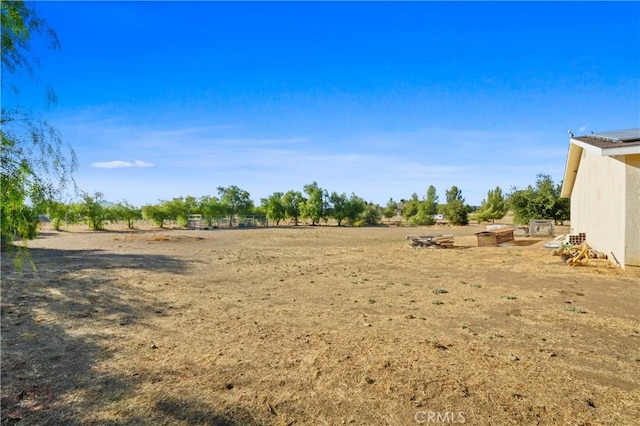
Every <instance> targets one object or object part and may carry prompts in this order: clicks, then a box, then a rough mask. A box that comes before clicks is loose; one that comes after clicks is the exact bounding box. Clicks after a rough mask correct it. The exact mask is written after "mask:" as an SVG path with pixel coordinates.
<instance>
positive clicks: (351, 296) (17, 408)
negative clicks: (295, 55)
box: [2, 226, 640, 425]
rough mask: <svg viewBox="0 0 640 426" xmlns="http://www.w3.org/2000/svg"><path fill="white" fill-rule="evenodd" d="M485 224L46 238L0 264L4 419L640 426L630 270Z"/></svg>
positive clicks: (639, 287) (638, 328) (638, 296)
mask: <svg viewBox="0 0 640 426" xmlns="http://www.w3.org/2000/svg"><path fill="white" fill-rule="evenodd" d="M482 229H484V227H479V226H469V227H462V228H446V229H440V228H439V229H436V228H400V227H390V228H387V227H379V228H346V227H340V228H338V227H333V226H332V227H329V226H321V227H310V226H301V227H280V228H266V229H237V230H213V231H192V230H140V231H107V232H53V231H52V232H47V233H45V234H43V235H42V237H40V238H38V239H37V240H35V241H33V242H32V243H31V244H30V246H31V248H32V249H31V256H32V258H33V261H34V263H35V265H36V266H37V271H33V270H31V269H29V268H28V267H27V268H25V270H24V272H23V273H22V274H20V273H17V272H16V271H14V268H13V265H12V261H11V259H10V258H9V257H8V256H6V255H4V254H3V259H2V424H19V425H44V424H52V425H53V424H55V425H61V424H65V425H129V424H131V425H133V424H149V425H151V424H153V425H161V424H166V425H200V424H202V425H205V424H206V425H261V424H265V425H271V424H274V425H340V424H350V425H351V424H352V425H412V424H429V423H438V422H439V423H447V422H448V423H466V424H473V425H489V424H491V425H507V424H513V425H536V424H540V425H558V424H568V425H600V424H616V425H632V424H638V423H637V422H638V421H639V419H640V271H638V270H635V269H634V270H627V271H624V270H621V269H618V268H616V267H613V266H611V265H610V264H609V263H608V262H607V261H598V260H596V261H591V262H590V263H589V265H588V266H585V267H569V266H566V265H565V264H564V263H562V261H561V260H560V258H559V257H556V256H551V255H550V250H549V249H546V248H544V247H543V243H544V242H546V241H548V240H543V239H533V238H519V239H517V241H516V243H517V244H516V245H514V246H510V247H477V242H476V237H475V236H474V233H475V232H478V231H479V230H482ZM442 232H445V233H451V234H454V235H455V247H454V248H451V249H416V248H412V247H410V246H409V243H408V240H406V239H405V236H406V235H408V234H413V235H416V234H433V233H442Z"/></svg>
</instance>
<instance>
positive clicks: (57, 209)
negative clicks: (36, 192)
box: [47, 201, 70, 231]
mask: <svg viewBox="0 0 640 426" xmlns="http://www.w3.org/2000/svg"><path fill="white" fill-rule="evenodd" d="M69 212H70V207H69V205H67V204H65V203H63V202H61V201H50V202H49V203H48V205H47V216H49V219H50V220H51V227H52V228H53V229H55V230H56V231H59V230H60V228H61V227H62V225H63V224H64V222H65V221H67V218H68V216H69Z"/></svg>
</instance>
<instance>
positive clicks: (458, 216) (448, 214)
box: [444, 185, 469, 225]
mask: <svg viewBox="0 0 640 426" xmlns="http://www.w3.org/2000/svg"><path fill="white" fill-rule="evenodd" d="M446 196H447V203H446V204H445V206H444V217H445V218H446V219H447V220H448V221H449V223H451V224H452V225H468V224H469V214H468V212H467V208H466V207H465V204H464V198H463V197H462V191H460V190H459V189H458V187H457V186H455V185H454V186H452V187H451V189H449V190H448V191H447V192H446Z"/></svg>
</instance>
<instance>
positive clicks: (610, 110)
mask: <svg viewBox="0 0 640 426" xmlns="http://www.w3.org/2000/svg"><path fill="white" fill-rule="evenodd" d="M36 9H37V11H38V12H39V13H40V15H41V16H42V17H44V18H45V19H47V21H48V23H49V24H50V25H51V26H52V27H53V28H54V29H55V30H56V31H57V33H58V36H59V38H60V42H61V45H62V49H61V50H58V51H51V50H48V49H46V48H45V47H46V46H45V45H44V43H40V42H34V44H33V50H34V53H35V54H36V55H37V56H38V58H39V61H40V67H39V68H38V69H37V70H36V76H37V78H36V80H35V81H29V80H26V79H23V78H22V77H20V76H18V77H11V76H8V75H7V74H6V73H4V74H3V78H7V79H9V78H13V79H14V80H15V81H17V83H18V85H19V87H20V89H21V91H20V95H19V97H18V98H15V97H14V96H13V95H12V94H11V93H3V94H2V99H3V103H4V104H7V105H8V104H12V103H15V102H18V103H20V104H21V105H25V106H29V107H32V108H34V109H38V110H41V111H42V113H43V115H44V116H45V117H46V118H47V119H48V120H50V121H51V123H52V124H53V125H54V126H56V127H57V128H58V130H59V131H60V133H61V135H62V137H63V140H64V142H65V143H67V144H69V145H71V146H72V147H73V148H74V149H75V151H76V153H77V156H78V160H79V168H78V170H77V172H76V173H75V178H76V181H77V183H78V185H79V187H80V189H81V190H83V191H86V192H89V193H93V192H95V191H99V192H101V193H103V194H104V196H105V198H106V199H107V200H109V201H113V202H115V201H122V200H127V201H128V202H130V203H132V204H134V205H138V206H140V205H143V204H153V203H156V202H158V200H166V199H171V198H174V197H178V196H187V195H193V196H196V197H199V196H202V195H217V190H216V188H217V187H218V186H229V185H237V186H239V187H241V188H242V189H245V190H247V191H249V193H250V194H251V197H252V199H253V200H254V201H255V202H256V204H259V203H260V198H262V197H266V196H268V195H270V194H271V193H273V192H276V191H282V192H286V191H288V190H291V189H293V190H299V191H302V188H303V186H304V185H305V184H308V183H311V182H313V181H316V182H317V183H318V184H319V185H320V186H321V187H322V188H325V189H327V190H329V191H330V192H332V191H336V192H339V193H342V192H345V193H347V194H350V193H351V192H354V193H356V194H357V195H359V196H361V197H363V198H365V199H366V200H368V201H373V202H377V203H380V204H385V203H386V202H387V200H389V198H391V197H393V198H394V199H395V200H399V199H401V198H409V197H410V196H411V194H412V193H414V192H415V193H417V194H418V195H419V196H421V197H422V196H424V195H425V193H426V190H427V187H428V186H429V185H434V186H435V187H436V189H437V191H438V195H439V196H440V200H441V201H444V198H445V190H446V189H448V188H450V187H451V186H452V185H456V186H458V187H459V188H460V189H461V191H462V195H463V196H464V197H465V199H466V201H467V202H468V203H470V204H479V203H480V202H481V200H482V199H483V198H484V197H485V196H486V194H487V191H488V190H489V189H491V188H494V187H496V186H500V187H501V188H502V189H503V190H504V191H505V192H507V191H508V190H509V189H510V188H511V187H513V186H515V187H525V186H526V185H528V184H533V183H534V182H535V179H536V175H537V174H538V173H545V174H549V175H551V176H552V177H553V179H554V181H556V182H558V183H559V182H560V181H561V180H562V174H563V171H564V165H565V160H566V153H567V148H568V142H569V141H568V134H567V131H568V130H572V131H573V133H575V134H576V135H580V134H586V133H590V132H591V131H594V132H598V131H605V130H615V129H626V128H632V127H640V3H638V2H620V3H617V2H490V3H485V2H402V3H399V2H317V3H313V2H202V1H201V2H37V3H36ZM46 85H51V86H52V87H53V88H54V89H55V91H56V93H57V95H58V104H57V105H56V107H55V108H53V109H50V110H45V109H44V106H43V105H44V103H43V102H42V101H41V99H42V96H41V93H42V90H43V88H44V87H45V86H46ZM5 87H7V85H6V84H3V90H4V89H5Z"/></svg>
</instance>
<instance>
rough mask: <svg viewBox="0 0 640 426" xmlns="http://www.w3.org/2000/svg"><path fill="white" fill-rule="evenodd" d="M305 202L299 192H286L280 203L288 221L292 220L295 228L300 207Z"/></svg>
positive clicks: (298, 218)
mask: <svg viewBox="0 0 640 426" xmlns="http://www.w3.org/2000/svg"><path fill="white" fill-rule="evenodd" d="M305 201H306V200H305V198H304V196H303V195H302V193H301V192H299V191H293V190H291V191H287V192H286V193H285V194H284V196H283V197H282V203H283V204H284V209H285V213H286V217H287V218H289V219H293V221H294V224H295V225H296V226H298V221H299V220H300V214H301V211H302V206H303V205H304V203H305Z"/></svg>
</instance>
